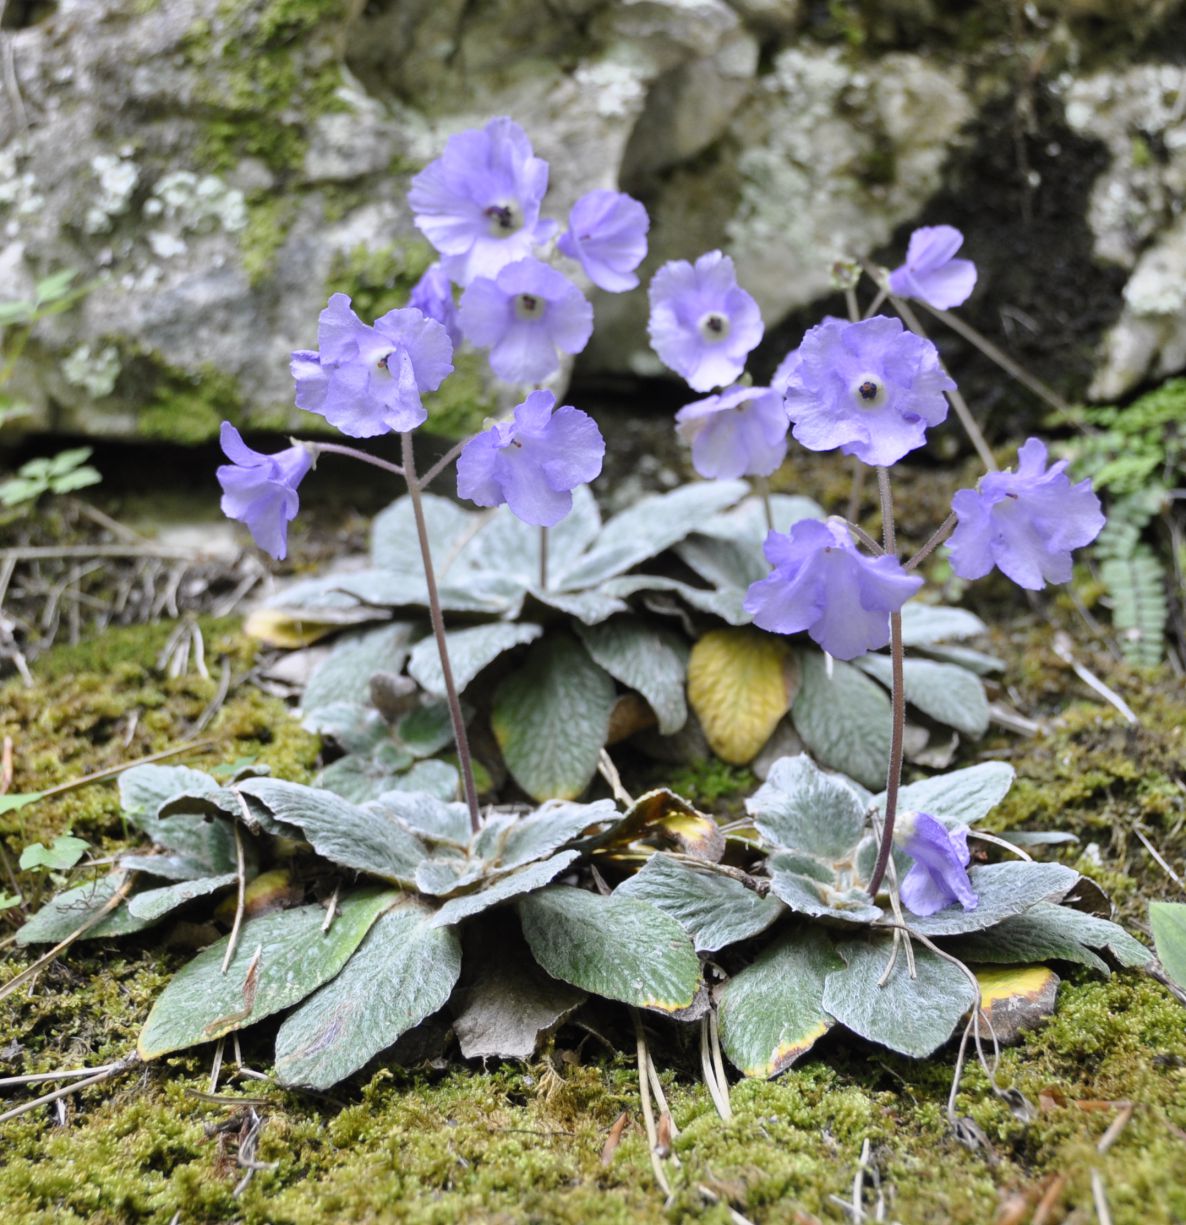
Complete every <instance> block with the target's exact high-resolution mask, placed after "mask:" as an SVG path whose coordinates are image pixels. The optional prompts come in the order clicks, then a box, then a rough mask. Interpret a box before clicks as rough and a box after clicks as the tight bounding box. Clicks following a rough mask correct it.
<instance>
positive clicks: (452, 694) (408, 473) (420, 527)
mask: <svg viewBox="0 0 1186 1225" xmlns="http://www.w3.org/2000/svg"><path fill="white" fill-rule="evenodd" d="M400 443H401V445H402V447H403V460H404V463H403V469H404V480H406V481H407V483H408V497H410V498H411V499H412V514H413V515H414V516H415V519H416V535H417V537H418V538H419V541H420V558H421V561H422V562H423V564H424V585H425V587H426V588H427V589H428V615H429V619H430V620H431V621H432V633H433V637H434V638H435V639H436V644H437V651H438V652H439V654H440V657H441V676H442V677H443V679H444V682H445V700H446V701H447V702H448V705H449V718H450V720H451V722H452V724H453V740H454V742H455V743H456V745H457V764H458V766H459V767H460V770H461V782H462V786H463V787H464V788H465V803H466V807H467V808H468V809H469V826H470V829H471V830H472V831H473V833H475V834H476V833H477V832H478V830H479V829H480V828H481V825H482V818H481V815H480V813H479V811H478V788H477V786H476V785H475V783H474V767H473V761H472V760H471V758H470V751H469V738H468V737H467V736H466V733H465V718H464V716H463V715H462V713H461V699H460V698H459V697H458V696H457V685H456V683H455V682H454V680H453V668H452V665H451V664H450V663H449V647H448V644H447V642H446V640H445V618H444V617H443V616H442V615H441V600H440V596H439V595H438V594H437V580H436V571H435V570H434V569H433V565H432V550H431V548H430V547H429V544H428V527H427V526H426V524H425V522H424V506H423V504H422V502H421V499H420V481H419V479H418V478H417V476H416V462H415V459H414V457H413V455H412V435H411V433H410V432H408V431H405V432H404V433H402V434H401V435H400Z"/></svg>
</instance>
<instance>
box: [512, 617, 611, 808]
mask: <svg viewBox="0 0 1186 1225" xmlns="http://www.w3.org/2000/svg"><path fill="white" fill-rule="evenodd" d="M614 700H615V691H614V683H613V681H612V680H611V679H610V677H609V675H608V674H607V673H606V672H605V671H604V670H603V669H602V668H599V667H598V666H597V665H596V664H595V663H594V662H593V661H592V660H591V659H590V658H589V654H588V652H587V651H586V650H585V649H584V647H582V646H581V645H580V643H579V642H577V640H576V639H575V638H573V637H572V636H571V635H569V634H566V633H553V634H549V635H548V636H547V637H546V638H543V639H541V640H540V641H539V642H537V643H534V644H533V645H532V646H531V647H530V648H529V649H528V652H527V656H526V658H525V659H524V660H523V663H522V664H521V666H520V667H519V668H518V669H516V671H514V672H513V673H511V674H510V675H509V676H507V677H506V678H505V679H504V680H503V682H502V683H501V684H500V685H499V687H498V689H497V690H496V692H495V694H494V706H493V709H492V710H491V713H490V723H491V727H492V728H493V730H494V735H495V738H496V739H497V741H498V744H499V747H500V748H501V749H502V753H503V759H504V760H505V761H506V765H507V769H508V770H509V771H510V772H511V775H512V776H513V777H514V779H515V782H517V783H518V784H519V786H520V787H522V788H523V790H524V791H526V792H527V794H528V795H530V796H533V797H534V798H535V799H537V800H547V799H553V798H556V799H575V798H576V797H577V796H578V795H580V793H581V792H582V791H584V789H585V788H586V787H587V786H588V785H589V781H590V779H592V777H593V775H594V774H595V773H596V771H597V761H598V757H599V755H600V753H601V750H602V748H603V747H604V745H605V738H606V736H607V735H608V733H609V717H610V712H611V710H612V709H613V705H614Z"/></svg>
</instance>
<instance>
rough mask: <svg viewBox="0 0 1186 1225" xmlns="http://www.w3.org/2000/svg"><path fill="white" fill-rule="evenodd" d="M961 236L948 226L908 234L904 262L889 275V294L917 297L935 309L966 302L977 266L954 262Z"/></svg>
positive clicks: (946, 308) (967, 261)
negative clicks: (908, 240) (908, 242)
mask: <svg viewBox="0 0 1186 1225" xmlns="http://www.w3.org/2000/svg"><path fill="white" fill-rule="evenodd" d="M963 242H964V236H963V235H962V234H961V233H960V232H959V230H957V229H956V228H955V227H954V226H951V225H927V226H923V227H922V229H920V230H915V231H914V233H913V234H911V235H910V245H909V246H908V247H907V248H906V262H905V263H904V264H903V265H902V266H901V268H895V269H894V271H893V272H891V273H890V278H889V287H890V292H891V293H896V294H897V295H898V297H900V298H917V299H918V300H919V301H920V302H925V303H926V304H927V305H928V306H933V307H935V309H936V310H950V309H951V307H953V306H961V305H963V303H965V302H966V301H967V300H968V298H969V296H970V295H971V293H972V290H973V289H974V288H975V286H976V265H975V264H974V263H972V261H971V260H970V259H953V258H952V257H953V256H954V255H955V253H956V252H957V251H958V250H959V249H960V247H961V246H963Z"/></svg>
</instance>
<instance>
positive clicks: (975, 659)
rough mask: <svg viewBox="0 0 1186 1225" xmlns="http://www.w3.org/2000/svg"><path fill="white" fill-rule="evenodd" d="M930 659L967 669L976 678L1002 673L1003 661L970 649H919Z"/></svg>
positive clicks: (934, 647)
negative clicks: (973, 673)
mask: <svg viewBox="0 0 1186 1225" xmlns="http://www.w3.org/2000/svg"><path fill="white" fill-rule="evenodd" d="M919 649H920V650H923V651H925V652H926V653H927V654H928V655H929V656H930V657H931V658H932V659H937V660H938V661H939V662H940V663H943V664H955V665H956V667H959V668H967V670H968V671H969V672H975V673H976V675H977V676H988V675H989V674H990V673H992V672H1003V671H1004V670H1005V661H1004V660H1003V659H999V658H998V657H997V656H996V655H988V654H986V653H985V652H984V651H974V650H973V649H972V648H971V647H951V646H935V645H932V644H928V645H926V646H923V647H920V648H919Z"/></svg>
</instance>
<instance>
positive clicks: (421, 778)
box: [370, 758, 461, 800]
mask: <svg viewBox="0 0 1186 1225" xmlns="http://www.w3.org/2000/svg"><path fill="white" fill-rule="evenodd" d="M392 791H418V792H421V793H422V794H426V795H431V796H435V797H436V798H437V799H438V800H455V799H457V797H458V796H459V795H460V794H461V774H460V773H459V772H458V769H457V767H456V766H455V765H453V764H452V763H451V762H448V761H437V760H435V759H431V758H430V759H429V760H428V761H418V762H416V763H415V764H414V765H413V766H411V767H410V768H409V769H408V770H406V771H404V773H403V774H397V775H396V776H395V778H391V779H388V780H387V789H386V790H385V791H381V792H380V793H379V795H376V796H373V797H370V798H373V799H379V798H381V797H382V796H384V795H389V794H390V793H391V792H392Z"/></svg>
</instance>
